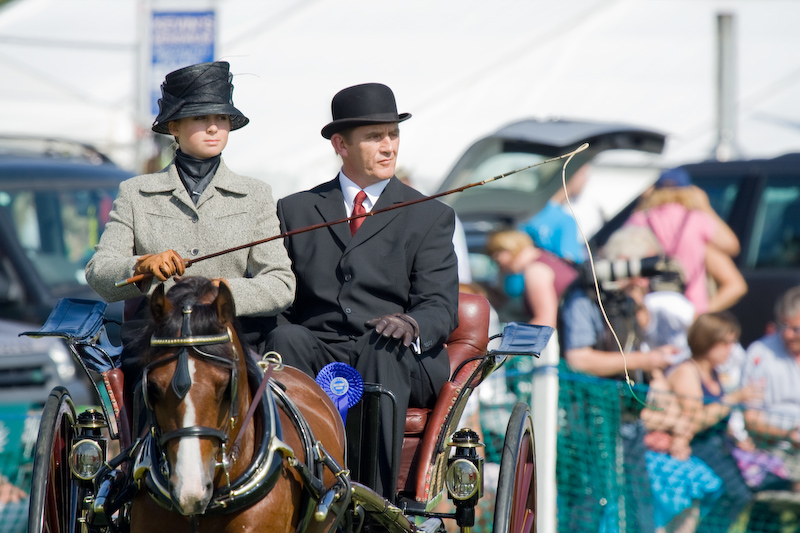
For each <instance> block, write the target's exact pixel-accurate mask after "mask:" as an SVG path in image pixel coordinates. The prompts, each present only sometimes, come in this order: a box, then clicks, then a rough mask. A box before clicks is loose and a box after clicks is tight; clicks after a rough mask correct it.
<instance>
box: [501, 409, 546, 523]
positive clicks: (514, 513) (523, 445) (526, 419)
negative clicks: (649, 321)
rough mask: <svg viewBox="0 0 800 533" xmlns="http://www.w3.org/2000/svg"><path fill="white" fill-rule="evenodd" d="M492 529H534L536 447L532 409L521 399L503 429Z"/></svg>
mask: <svg viewBox="0 0 800 533" xmlns="http://www.w3.org/2000/svg"><path fill="white" fill-rule="evenodd" d="M494 531H495V532H496V533H523V532H524V533H529V532H534V531H536V450H535V449H534V442H533V423H532V421H531V410H530V407H528V405H527V404H526V403H523V402H519V403H518V404H517V405H515V406H514V410H513V411H512V412H511V418H510V419H509V421H508V428H507V429H506V439H505V442H504V443H503V456H502V458H501V460H500V478H499V481H498V484H497V500H496V502H495V507H494Z"/></svg>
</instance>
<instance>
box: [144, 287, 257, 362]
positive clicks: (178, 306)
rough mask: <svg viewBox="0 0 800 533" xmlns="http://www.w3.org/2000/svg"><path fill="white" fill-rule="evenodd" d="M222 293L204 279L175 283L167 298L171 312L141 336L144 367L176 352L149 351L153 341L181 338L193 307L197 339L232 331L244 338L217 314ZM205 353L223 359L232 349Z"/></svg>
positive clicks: (209, 347)
mask: <svg viewBox="0 0 800 533" xmlns="http://www.w3.org/2000/svg"><path fill="white" fill-rule="evenodd" d="M218 294H219V289H218V288H217V287H216V286H214V284H213V283H212V282H211V281H210V280H208V279H206V278H201V277H187V278H183V279H181V280H180V281H179V282H178V283H176V284H175V285H174V286H173V287H172V288H171V289H170V290H169V291H168V292H167V294H166V298H167V300H168V301H169V303H170V306H169V307H170V308H169V310H168V311H167V312H166V313H165V314H164V316H163V319H162V320H159V321H151V323H150V324H149V325H148V327H147V328H146V330H145V331H144V332H143V334H142V338H141V346H140V351H141V352H142V355H143V356H142V364H144V365H146V364H148V363H150V362H152V361H154V360H156V359H159V358H161V357H163V356H164V355H166V354H169V353H172V352H174V348H169V347H166V348H161V347H159V348H150V347H149V340H150V338H151V337H158V338H166V339H173V338H178V337H180V336H181V335H182V333H183V332H182V328H183V320H184V312H183V310H184V308H185V307H187V306H189V307H191V315H190V326H191V333H192V335H194V336H199V335H217V334H220V333H224V332H225V331H226V330H227V328H228V327H230V328H231V329H232V330H233V331H234V333H235V334H236V335H237V336H238V337H239V338H241V335H240V334H239V332H238V331H236V327H235V326H234V324H227V323H224V322H223V321H222V320H221V319H220V317H219V316H218V314H217V307H216V305H215V301H216V298H217V296H218ZM202 349H203V351H204V352H207V353H210V354H212V355H217V356H221V357H225V356H228V355H229V353H230V347H227V346H225V345H204V346H203V348H202Z"/></svg>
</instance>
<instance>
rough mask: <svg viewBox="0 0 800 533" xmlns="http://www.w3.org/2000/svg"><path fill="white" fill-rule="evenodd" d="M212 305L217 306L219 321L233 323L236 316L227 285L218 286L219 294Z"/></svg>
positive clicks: (231, 294) (231, 295)
mask: <svg viewBox="0 0 800 533" xmlns="http://www.w3.org/2000/svg"><path fill="white" fill-rule="evenodd" d="M214 304H215V305H216V306H217V316H218V317H219V319H220V321H222V322H233V319H234V317H235V316H236V307H235V305H234V303H233V293H231V289H230V288H229V287H228V284H227V283H220V284H219V292H218V293H217V299H216V300H214Z"/></svg>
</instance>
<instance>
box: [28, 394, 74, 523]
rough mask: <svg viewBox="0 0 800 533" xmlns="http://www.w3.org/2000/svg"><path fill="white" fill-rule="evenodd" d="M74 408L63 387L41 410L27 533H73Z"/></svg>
mask: <svg viewBox="0 0 800 533" xmlns="http://www.w3.org/2000/svg"><path fill="white" fill-rule="evenodd" d="M74 423H75V407H74V406H73V405H72V398H70V395H69V392H67V389H65V388H64V387H56V388H54V389H53V391H52V392H51V393H50V396H49V397H48V398H47V402H46V403H45V404H44V409H43V410H42V421H41V423H40V425H39V437H38V438H37V440H36V455H35V456H34V459H33V475H32V479H31V495H30V509H29V510H28V533H74V532H75V531H77V525H78V523H77V518H78V503H79V499H78V498H79V495H78V492H79V491H78V486H77V484H76V482H75V480H74V479H73V477H72V474H71V472H70V469H69V463H68V458H69V451H70V446H71V444H72V436H73V434H74Z"/></svg>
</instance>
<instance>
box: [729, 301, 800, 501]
mask: <svg viewBox="0 0 800 533" xmlns="http://www.w3.org/2000/svg"><path fill="white" fill-rule="evenodd" d="M775 319H776V322H777V324H776V325H777V331H776V332H775V333H772V334H769V335H767V336H765V337H762V338H761V339H759V340H757V341H755V342H753V343H752V344H751V345H750V346H749V347H748V348H747V355H746V358H745V365H744V370H743V371H742V381H743V383H745V384H757V385H763V387H764V395H763V398H762V399H761V401H754V402H751V403H750V404H749V406H748V409H747V410H746V411H745V423H746V425H747V429H748V431H749V432H750V434H751V435H752V437H753V439H754V440H755V441H756V443H757V444H758V445H759V447H761V448H764V449H766V450H768V451H770V452H771V453H772V454H774V455H775V456H777V457H779V458H780V459H781V460H782V461H783V464H784V466H785V468H786V471H787V474H788V477H789V479H790V480H791V481H792V482H793V490H794V491H795V492H798V491H800V453H798V450H800V286H797V287H793V288H791V289H789V290H788V291H787V292H786V293H785V294H784V295H783V296H782V297H781V298H780V299H779V300H778V301H777V302H776V305H775Z"/></svg>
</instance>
